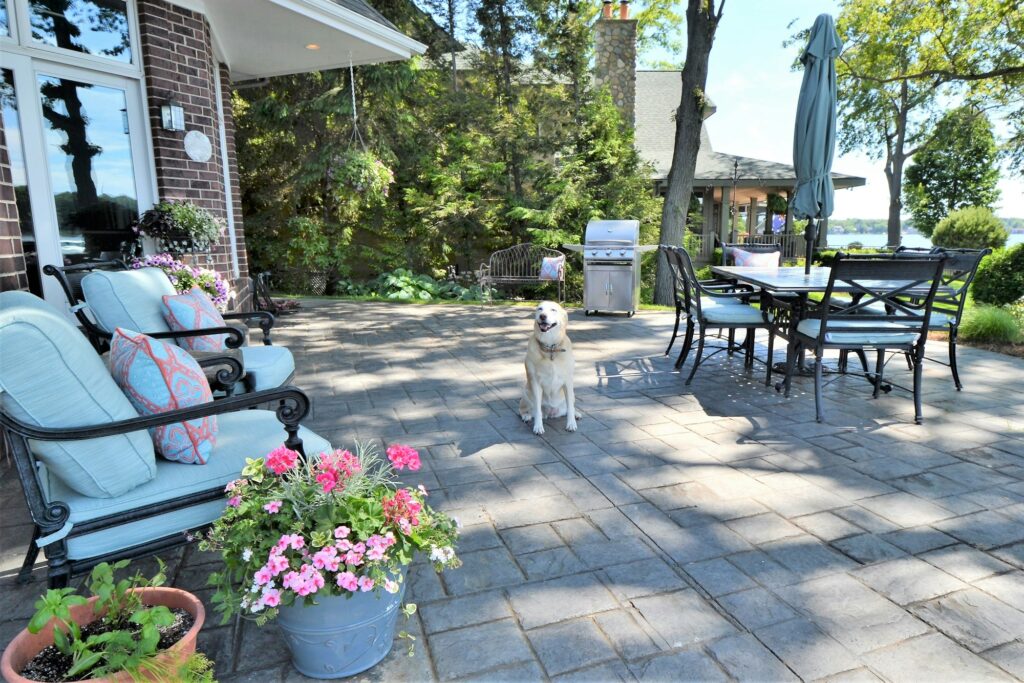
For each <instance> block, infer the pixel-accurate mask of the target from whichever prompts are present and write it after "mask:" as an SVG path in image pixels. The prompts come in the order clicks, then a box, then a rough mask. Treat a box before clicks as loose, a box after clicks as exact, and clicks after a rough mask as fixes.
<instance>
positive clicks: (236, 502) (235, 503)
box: [228, 496, 242, 508]
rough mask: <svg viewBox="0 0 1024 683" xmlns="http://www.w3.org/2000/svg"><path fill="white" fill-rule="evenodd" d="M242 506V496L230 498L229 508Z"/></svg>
mask: <svg viewBox="0 0 1024 683" xmlns="http://www.w3.org/2000/svg"><path fill="white" fill-rule="evenodd" d="M241 504H242V497H241V496H231V497H230V498H228V506H229V507H233V508H236V507H238V506H239V505H241Z"/></svg>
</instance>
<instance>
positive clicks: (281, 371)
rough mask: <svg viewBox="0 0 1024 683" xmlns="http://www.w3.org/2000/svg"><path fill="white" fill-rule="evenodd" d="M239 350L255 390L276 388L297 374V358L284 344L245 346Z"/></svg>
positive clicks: (246, 372)
mask: <svg viewBox="0 0 1024 683" xmlns="http://www.w3.org/2000/svg"><path fill="white" fill-rule="evenodd" d="M239 350H240V351H241V352H242V363H243V365H245V374H246V376H247V377H249V378H250V381H251V382H253V383H254V387H253V390H254V391H262V390H264V389H276V388H277V387H279V386H281V385H283V384H285V383H287V382H288V381H289V380H290V379H291V378H292V376H293V375H294V374H295V358H294V357H293V356H292V352H291V351H289V350H288V349H287V348H285V347H284V346H243V347H242V348H241V349H239Z"/></svg>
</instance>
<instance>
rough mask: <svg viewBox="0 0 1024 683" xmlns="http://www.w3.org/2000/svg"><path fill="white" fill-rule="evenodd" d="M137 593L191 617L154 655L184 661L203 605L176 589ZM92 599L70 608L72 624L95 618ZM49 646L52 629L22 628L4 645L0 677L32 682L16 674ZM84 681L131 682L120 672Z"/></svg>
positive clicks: (193, 646)
mask: <svg viewBox="0 0 1024 683" xmlns="http://www.w3.org/2000/svg"><path fill="white" fill-rule="evenodd" d="M138 590H140V591H142V604H144V605H150V606H158V605H163V606H164V607H167V608H169V609H174V608H181V609H183V610H185V611H186V612H188V613H189V614H191V615H192V618H193V619H194V620H195V623H193V624H192V628H190V629H189V630H188V632H187V633H185V635H184V636H182V638H181V640H179V641H178V642H176V643H175V644H174V645H172V646H171V647H169V648H168V649H166V650H164V651H162V652H161V653H159V654H158V655H157V659H158V660H159V661H160V662H161V663H162V664H166V665H167V666H170V667H174V666H177V665H180V664H182V663H183V662H184V661H185V660H186V659H188V656H189V655H191V654H192V653H193V652H195V651H196V638H197V637H198V636H199V629H201V628H202V627H203V622H204V621H205V620H206V609H205V608H204V607H203V603H202V602H200V601H199V598H197V597H196V596H194V595H192V594H191V593H188V592H186V591H183V590H179V589H177V588H141V589H138ZM96 600H97V598H90V599H89V602H88V604H85V605H77V606H75V607H72V608H71V618H72V619H73V620H74V621H75V623H77V624H79V625H85V624H87V623H89V622H91V621H93V620H94V619H95V618H96V617H95V615H93V613H92V605H93V603H94V602H96ZM54 623H55V622H54V621H51V622H50V624H54ZM49 645H53V627H52V626H50V625H47V627H46V628H44V629H42V630H41V631H39V633H35V634H32V633H29V632H28V629H23V630H22V631H21V633H19V634H18V635H17V636H15V637H14V640H12V641H11V643H10V645H8V646H7V649H6V650H4V656H3V659H2V660H0V676H2V677H3V679H4V680H5V681H7V682H8V683H32V679H31V678H25V677H23V676H21V675H19V673H18V672H20V671H21V670H22V669H23V668H25V665H26V664H28V663H29V662H31V661H32V659H33V658H34V657H35V656H36V655H37V654H39V652H40V651H42V649H43V648H45V647H47V646H49ZM140 673H141V678H142V680H155V676H153V675H152V674H150V673H149V672H147V671H146V670H145V669H143V670H142V671H141V672H140ZM86 680H88V681H95V682H96V683H103V682H106V681H109V682H111V683H115V682H116V683H129V682H130V681H132V680H133V679H132V677H131V676H130V675H129V674H128V673H126V672H123V671H122V672H120V673H116V674H114V675H112V676H107V677H105V678H89V679H86Z"/></svg>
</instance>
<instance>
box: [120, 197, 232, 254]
mask: <svg viewBox="0 0 1024 683" xmlns="http://www.w3.org/2000/svg"><path fill="white" fill-rule="evenodd" d="M132 230H134V231H135V234H136V235H138V236H139V237H151V238H153V239H155V240H156V242H157V245H158V247H159V248H160V249H161V250H163V251H166V252H169V253H171V254H194V253H202V252H207V251H209V250H210V247H211V245H213V244H214V243H215V242H216V241H217V240H218V239H220V236H221V235H222V234H223V232H224V223H223V221H221V220H220V219H219V218H216V217H214V216H213V214H211V213H210V212H209V211H207V210H206V209H204V208H202V207H200V206H196V205H195V204H193V203H192V202H190V201H188V200H185V201H169V202H160V203H159V204H157V205H156V206H154V207H153V208H152V209H149V210H148V211H144V212H143V213H142V215H141V216H139V219H138V220H137V221H136V222H135V225H133V226H132Z"/></svg>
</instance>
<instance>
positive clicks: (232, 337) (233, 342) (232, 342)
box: [97, 325, 245, 349]
mask: <svg viewBox="0 0 1024 683" xmlns="http://www.w3.org/2000/svg"><path fill="white" fill-rule="evenodd" d="M97 330H98V332H97V334H98V335H99V336H101V337H102V338H103V339H105V340H106V341H107V342H108V343H109V342H110V340H111V339H112V338H113V336H114V335H113V333H111V332H107V331H106V330H102V329H99V328H97ZM140 334H144V335H146V336H147V337H152V338H153V339H178V338H180V337H203V336H206V335H208V334H226V335H227V336H228V338H227V339H225V340H224V345H225V346H227V347H228V348H229V349H237V348H240V347H241V346H243V345H244V344H245V333H244V332H242V330H240V329H238V328H237V327H231V326H230V325H226V326H224V327H204V328H202V329H198V330H177V331H173V332H140Z"/></svg>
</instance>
